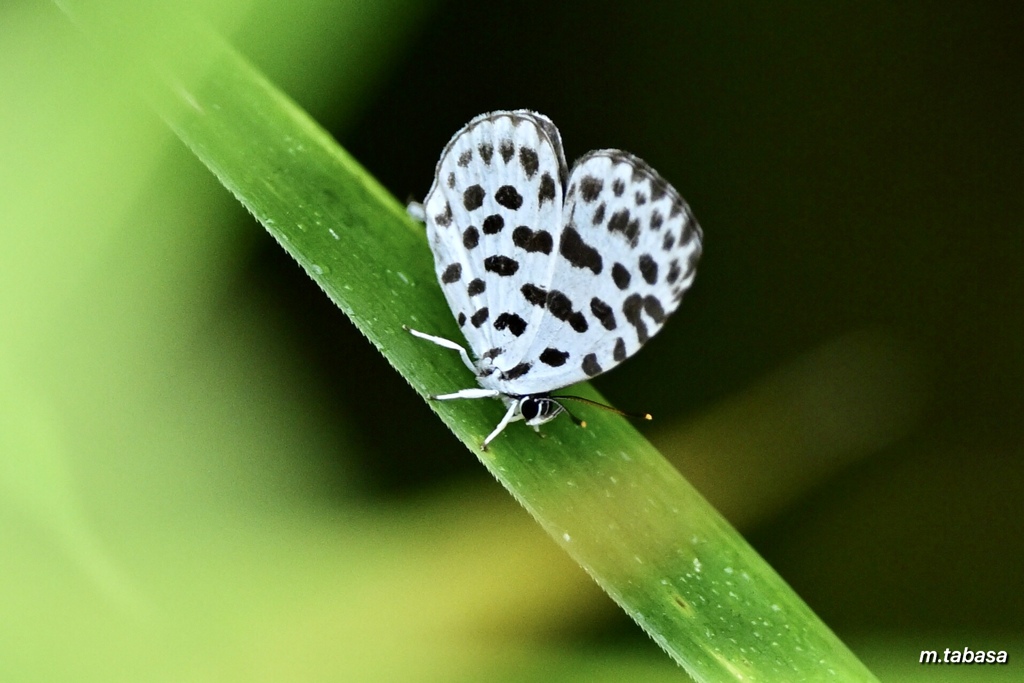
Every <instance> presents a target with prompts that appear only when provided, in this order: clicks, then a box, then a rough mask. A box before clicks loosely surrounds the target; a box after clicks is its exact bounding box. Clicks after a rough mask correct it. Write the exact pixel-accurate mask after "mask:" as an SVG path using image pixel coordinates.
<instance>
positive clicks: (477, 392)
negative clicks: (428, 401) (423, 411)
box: [430, 389, 501, 401]
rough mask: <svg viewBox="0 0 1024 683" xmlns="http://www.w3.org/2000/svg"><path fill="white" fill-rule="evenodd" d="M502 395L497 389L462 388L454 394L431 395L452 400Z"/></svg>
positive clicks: (442, 399)
mask: <svg viewBox="0 0 1024 683" xmlns="http://www.w3.org/2000/svg"><path fill="white" fill-rule="evenodd" d="M498 396H501V392H500V391H498V390H497V389H462V390H460V391H456V392H455V393H454V394H440V395H437V396H431V397H430V398H432V399H434V400H435V401H451V400H452V399H454V398H496V397H498Z"/></svg>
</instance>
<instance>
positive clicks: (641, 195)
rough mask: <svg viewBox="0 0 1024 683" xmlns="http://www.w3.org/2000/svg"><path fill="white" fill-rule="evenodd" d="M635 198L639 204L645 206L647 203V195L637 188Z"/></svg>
mask: <svg viewBox="0 0 1024 683" xmlns="http://www.w3.org/2000/svg"><path fill="white" fill-rule="evenodd" d="M633 200H634V201H635V202H636V205H637V206H643V205H644V204H646V203H647V195H645V194H644V193H643V192H640V191H639V190H637V192H636V194H635V195H633Z"/></svg>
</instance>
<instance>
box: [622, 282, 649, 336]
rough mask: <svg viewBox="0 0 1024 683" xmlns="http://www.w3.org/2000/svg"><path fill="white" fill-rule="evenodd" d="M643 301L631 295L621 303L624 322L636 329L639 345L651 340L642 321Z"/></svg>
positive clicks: (637, 295) (641, 298)
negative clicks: (624, 317)
mask: <svg viewBox="0 0 1024 683" xmlns="http://www.w3.org/2000/svg"><path fill="white" fill-rule="evenodd" d="M643 308H644V300H643V297H641V296H640V295H639V294H631V295H629V296H628V297H626V300H625V301H624V302H622V312H623V314H624V315H625V316H626V321H627V322H628V323H629V324H630V325H632V326H633V327H635V328H636V338H637V340H639V342H640V343H641V344H646V343H647V340H648V339H650V338H651V336H650V334H648V333H647V323H646V322H644V319H643Z"/></svg>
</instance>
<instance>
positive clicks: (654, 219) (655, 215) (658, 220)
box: [651, 209, 665, 230]
mask: <svg viewBox="0 0 1024 683" xmlns="http://www.w3.org/2000/svg"><path fill="white" fill-rule="evenodd" d="M664 222H665V217H664V216H662V215H661V212H660V211H658V210H657V209H655V210H654V211H652V212H651V230H661V224H662V223H664Z"/></svg>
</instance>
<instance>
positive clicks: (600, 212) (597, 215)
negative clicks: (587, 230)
mask: <svg viewBox="0 0 1024 683" xmlns="http://www.w3.org/2000/svg"><path fill="white" fill-rule="evenodd" d="M605 208H606V207H605V204H604V202H601V203H600V204H598V206H597V210H596V211H594V225H601V223H603V222H604V212H605Z"/></svg>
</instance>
